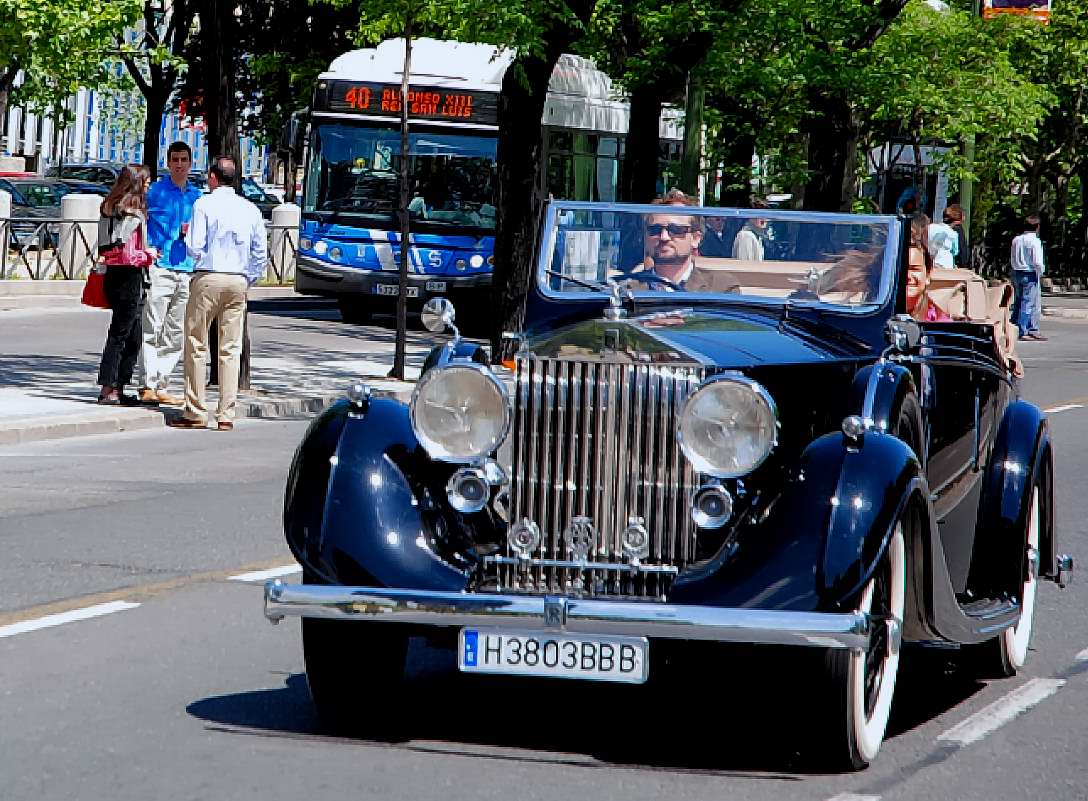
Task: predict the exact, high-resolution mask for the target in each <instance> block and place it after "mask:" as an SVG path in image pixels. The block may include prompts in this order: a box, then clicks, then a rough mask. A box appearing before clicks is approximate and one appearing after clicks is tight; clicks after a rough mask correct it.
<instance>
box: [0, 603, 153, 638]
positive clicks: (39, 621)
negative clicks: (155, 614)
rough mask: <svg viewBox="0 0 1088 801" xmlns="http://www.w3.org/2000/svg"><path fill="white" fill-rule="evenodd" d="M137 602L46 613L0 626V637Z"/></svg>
mask: <svg viewBox="0 0 1088 801" xmlns="http://www.w3.org/2000/svg"><path fill="white" fill-rule="evenodd" d="M137 606H139V604H136V603H131V602H130V601H110V602H109V603H106V604H96V605H95V606H88V607H86V608H84V609H73V610H72V611H71V612H61V613H60V614H57V615H46V616H45V617H39V618H35V619H34V620H24V621H23V622H22V623H12V624H11V625H10V626H0V638H3V637H14V636H15V635H16V634H26V633H27V632H28V631H37V630H38V629H47V628H50V627H52V626H60V625H63V624H64V623H74V622H75V621H77V620H88V619H90V618H92V617H101V616H102V615H108V614H111V613H113V612H123V611H125V610H126V609H135V608H136V607H137Z"/></svg>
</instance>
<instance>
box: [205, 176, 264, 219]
mask: <svg viewBox="0 0 1088 801" xmlns="http://www.w3.org/2000/svg"><path fill="white" fill-rule="evenodd" d="M189 181H190V182H191V183H192V184H193V186H196V187H198V188H199V189H200V190H201V191H202V192H207V191H208V174H207V173H204V172H194V173H191V174H190V175H189ZM242 196H243V197H244V198H245V199H246V200H250V201H253V204H254V205H255V206H256V207H257V208H258V209H260V210H261V216H262V217H264V218H265V219H266V220H271V219H272V209H274V208H276V206H278V205H279V201H278V200H276V198H274V197H272V195H269V194H268V193H267V192H265V191H264V190H263V189H262V188H261V185H260V184H259V183H257V182H256V181H255V180H254V179H252V178H248V177H247V178H243V179H242Z"/></svg>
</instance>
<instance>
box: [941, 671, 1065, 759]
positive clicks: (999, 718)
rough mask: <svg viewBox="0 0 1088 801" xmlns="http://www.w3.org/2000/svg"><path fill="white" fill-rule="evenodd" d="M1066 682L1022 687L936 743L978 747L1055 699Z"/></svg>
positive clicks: (1047, 681)
mask: <svg viewBox="0 0 1088 801" xmlns="http://www.w3.org/2000/svg"><path fill="white" fill-rule="evenodd" d="M1064 684H1065V679H1032V680H1031V681H1029V682H1027V683H1026V684H1024V685H1023V686H1022V687H1017V688H1016V689H1015V690H1013V691H1012V692H1011V693H1009V694H1008V695H1006V696H1005V697H1004V698H999V699H997V700H996V701H994V702H993V703H992V704H990V705H989V706H987V707H985V708H984V709H980V710H979V711H978V712H976V713H975V714H973V715H971V717H969V718H967V719H966V720H964V721H962V722H961V723H959V724H957V725H955V726H953V727H952V728H951V729H949V730H948V731H946V732H945V733H944V734H942V735H940V736H939V737H938V738H937V739H938V740H943V741H945V742H950V743H955V744H957V745H961V746H962V745H970V744H971V743H976V742H978V741H979V740H981V739H982V738H983V737H985V736H986V735H987V734H990V733H992V732H994V731H997V729H999V728H1001V727H1002V726H1004V725H1005V724H1006V723H1008V722H1009V721H1010V720H1012V719H1013V718H1015V717H1016V716H1017V715H1020V714H1022V713H1024V712H1026V711H1028V710H1029V709H1031V708H1032V707H1033V706H1035V705H1036V704H1039V703H1040V702H1042V701H1045V700H1046V699H1047V698H1049V697H1050V696H1052V695H1053V694H1054V693H1056V692H1057V691H1058V690H1060V689H1061V687H1062V685H1064Z"/></svg>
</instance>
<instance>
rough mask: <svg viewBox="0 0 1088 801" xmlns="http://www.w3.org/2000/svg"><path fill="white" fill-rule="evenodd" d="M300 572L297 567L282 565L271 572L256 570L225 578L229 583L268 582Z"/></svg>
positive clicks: (299, 568)
mask: <svg viewBox="0 0 1088 801" xmlns="http://www.w3.org/2000/svg"><path fill="white" fill-rule="evenodd" d="M300 570H302V568H301V567H299V566H298V565H284V566H283V567H274V568H272V569H271V570H257V571H255V572H253V573H239V574H238V575H237V576H227V579H228V580H229V581H268V579H274V578H279V577H280V576H289V575H291V574H292V573H298V572H299V571H300Z"/></svg>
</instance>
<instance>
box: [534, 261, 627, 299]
mask: <svg viewBox="0 0 1088 801" xmlns="http://www.w3.org/2000/svg"><path fill="white" fill-rule="evenodd" d="M544 272H546V273H547V274H548V275H550V276H552V277H553V278H561V279H562V280H564V281H570V282H571V283H572V284H577V285H578V286H584V287H585V288H586V289H595V290H597V291H598V292H607V293H608V294H610V295H611V294H612V293H613V292H614V291H615V290H613V287H614V286H616V284H615V282H613V281H609V282H608V283H607V284H602V283H601V282H600V281H590V280H589V279H588V278H575V277H574V276H572V275H567V274H566V273H561V272H557V271H556V270H549V269H548V268H547V267H545V268H544Z"/></svg>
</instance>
